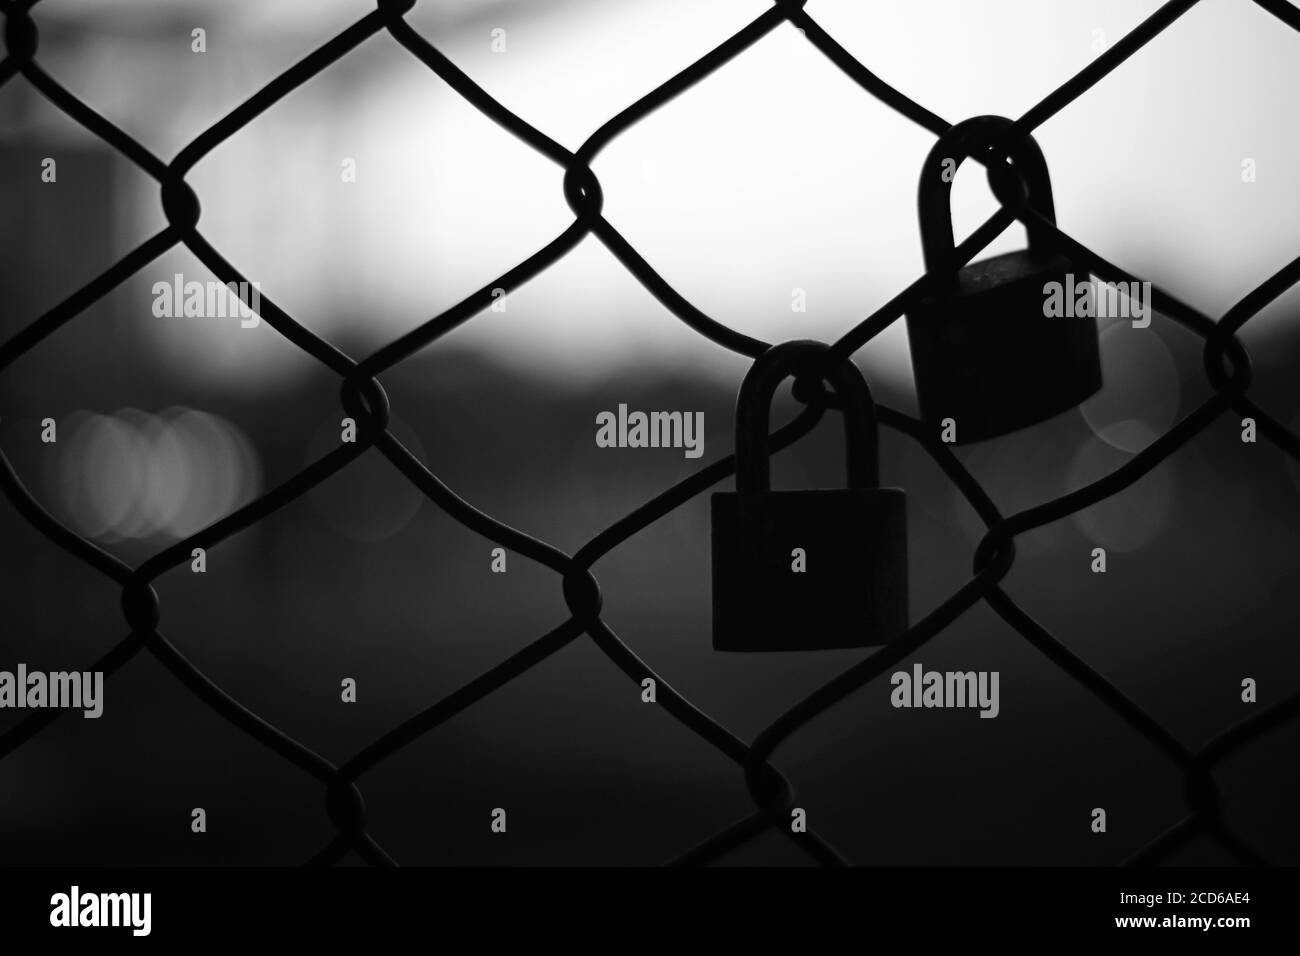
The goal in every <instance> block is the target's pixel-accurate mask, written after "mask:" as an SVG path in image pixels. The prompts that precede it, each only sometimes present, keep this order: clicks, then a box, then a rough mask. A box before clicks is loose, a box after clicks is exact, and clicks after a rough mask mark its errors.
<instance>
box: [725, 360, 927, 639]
mask: <svg viewBox="0 0 1300 956" xmlns="http://www.w3.org/2000/svg"><path fill="white" fill-rule="evenodd" d="M826 353H827V346H826V345H824V344H822V343H819V342H787V343H784V344H782V345H776V346H773V347H772V348H770V349H768V350H767V351H766V352H764V353H763V355H761V356H760V357H759V358H758V359H757V360H756V361H755V362H754V364H753V366H752V367H751V368H750V370H749V371H748V373H746V375H745V378H744V380H743V381H742V382H741V386H740V395H739V397H738V399H737V408H736V490H735V491H734V492H718V493H715V494H714V495H713V497H712V509H713V648H714V650H719V651H804V650H822V649H829V648H844V647H868V646H872V645H879V644H885V643H887V642H889V641H890V640H893V639H894V638H896V637H898V636H900V635H901V634H902V633H903V632H904V631H905V630H906V629H907V510H906V505H907V499H906V495H905V494H904V492H903V491H902V489H899V488H880V487H878V485H879V464H878V461H879V459H878V450H877V426H876V406H875V403H874V402H873V401H872V398H871V391H870V389H869V388H868V387H867V382H866V380H865V379H864V378H863V377H862V373H861V372H860V371H858V368H857V366H855V365H854V364H853V363H852V362H849V361H844V362H841V363H839V364H838V366H837V367H836V368H835V369H833V370H830V371H826V370H820V369H819V366H818V365H817V363H818V362H819V361H822V360H824V357H825V355H826ZM813 370H818V372H817V374H818V375H819V377H820V376H821V375H825V376H826V378H827V380H829V381H830V383H831V385H832V387H833V388H834V390H835V393H836V395H837V396H838V397H839V398H840V399H842V402H843V406H844V409H843V414H844V429H845V435H846V438H847V441H848V462H847V465H848V487H847V488H835V489H809V490H798V491H772V490H770V488H769V481H770V477H769V476H770V468H769V463H768V450H767V435H768V418H769V414H768V413H769V406H770V405H771V402H772V398H773V395H774V394H775V392H776V387H777V386H778V385H779V384H780V383H781V382H782V381H783V380H784V379H785V378H786V376H787V375H791V374H808V373H810V372H812V371H813ZM800 555H802V557H800Z"/></svg>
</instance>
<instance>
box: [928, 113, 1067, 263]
mask: <svg viewBox="0 0 1300 956" xmlns="http://www.w3.org/2000/svg"><path fill="white" fill-rule="evenodd" d="M1014 125H1015V124H1014V122H1013V121H1012V120H1009V119H1007V118H1006V117H1005V116H975V117H972V118H971V119H968V120H963V121H962V122H960V123H958V124H957V125H956V126H954V127H952V129H950V130H948V131H947V132H946V133H944V134H943V135H942V136H940V137H939V139H938V141H937V142H936V143H935V144H934V148H933V149H931V150H930V155H929V156H927V157H926V159H925V166H924V167H923V168H922V170H921V185H920V188H919V190H918V200H917V203H918V206H919V207H920V213H921V251H922V253H923V254H924V256H925V269H926V271H927V272H933V271H935V270H937V269H941V268H942V267H943V265H944V263H945V262H946V261H947V260H948V258H949V257H950V256H951V255H952V251H953V249H954V248H955V247H956V241H955V239H954V238H953V232H952V182H950V181H948V180H945V178H944V176H943V166H944V160H947V159H955V160H956V161H957V166H958V167H960V166H961V164H962V163H963V162H965V161H966V160H967V159H968V158H970V157H971V156H972V155H973V154H974V153H975V152H976V151H977V150H979V149H981V148H983V147H986V146H990V145H991V144H992V142H993V141H994V140H995V139H996V137H997V133H998V131H1001V130H1004V129H1008V128H1010V127H1011V126H1014ZM1007 154H1008V155H1009V156H1011V158H1012V160H1013V161H1014V163H1015V168H1016V170H1017V171H1018V172H1019V173H1020V175H1021V176H1022V177H1023V178H1024V181H1025V184H1026V185H1027V186H1028V187H1029V206H1030V207H1031V208H1032V209H1034V210H1036V211H1037V212H1039V213H1040V214H1041V215H1042V216H1043V218H1044V219H1046V220H1047V221H1048V222H1050V223H1053V224H1055V222H1056V206H1055V203H1054V202H1053V201H1052V181H1051V179H1050V177H1049V176H1048V172H1047V160H1046V158H1044V156H1043V151H1042V150H1041V149H1039V147H1038V143H1037V142H1036V141H1035V140H1034V138H1033V137H1032V136H1028V135H1025V136H1023V137H1022V138H1020V139H1019V140H1017V141H1016V142H1015V143H1014V144H1012V145H1011V146H1010V147H1009V148H1008V149H1007ZM994 169H995V167H993V166H990V167H989V184H990V186H992V185H993V173H994ZM953 178H954V179H955V178H956V176H955V175H954V177H953ZM1028 233H1029V248H1030V249H1031V250H1035V251H1037V250H1043V249H1045V248H1050V246H1048V244H1047V243H1048V239H1047V232H1046V230H1045V229H1043V228H1042V226H1040V225H1037V224H1034V223H1031V224H1030V225H1029V226H1028Z"/></svg>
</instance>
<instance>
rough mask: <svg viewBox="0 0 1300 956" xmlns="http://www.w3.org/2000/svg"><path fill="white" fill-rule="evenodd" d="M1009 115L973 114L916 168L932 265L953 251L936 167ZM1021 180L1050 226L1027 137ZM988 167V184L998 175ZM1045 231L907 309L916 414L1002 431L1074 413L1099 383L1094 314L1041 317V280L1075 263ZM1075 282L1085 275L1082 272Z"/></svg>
mask: <svg viewBox="0 0 1300 956" xmlns="http://www.w3.org/2000/svg"><path fill="white" fill-rule="evenodd" d="M1011 125H1012V123H1011V120H1008V119H1005V118H1003V117H998V116H980V117H976V118H974V119H971V120H966V121H965V122H963V123H959V124H957V125H956V126H954V127H953V128H952V129H951V130H950V131H949V132H947V133H945V134H944V135H943V136H942V137H941V138H940V139H939V142H938V143H936V144H935V146H934V149H932V150H931V151H930V155H929V157H928V158H927V159H926V163H925V169H924V170H923V172H922V174H921V186H920V198H919V206H920V218H921V245H922V248H923V251H924V254H925V268H926V270H927V271H936V270H942V269H943V266H944V263H945V262H946V261H947V260H948V257H949V256H951V254H952V250H953V232H952V218H951V212H952V209H951V198H952V195H951V194H952V184H951V181H950V177H945V176H944V175H942V174H941V171H942V170H943V169H944V166H945V161H946V160H949V159H955V160H956V162H957V163H961V161H962V160H963V159H964V158H966V157H967V156H968V155H974V153H975V151H976V150H977V149H980V148H987V146H988V144H989V143H990V142H991V141H992V139H993V138H994V137H995V136H996V134H997V133H998V132H999V131H1001V130H1002V129H1005V128H1006V127H1009V126H1011ZM1007 152H1008V155H1010V157H1011V158H1012V160H1013V163H1014V165H1013V166H1009V167H1008V166H1007V164H1006V163H1001V164H998V165H1000V166H1002V167H1004V170H1003V174H1013V175H1014V173H1017V172H1018V173H1019V174H1020V175H1021V176H1022V177H1023V179H1024V182H1025V184H1026V185H1027V186H1028V197H1027V198H1028V204H1029V205H1030V206H1031V207H1032V208H1033V209H1035V210H1036V211H1037V212H1039V213H1041V214H1042V215H1043V217H1044V218H1046V219H1047V220H1048V221H1050V222H1052V223H1053V224H1054V223H1055V222H1056V210H1055V206H1054V204H1053V201H1052V186H1051V181H1050V179H1049V177H1048V172H1047V161H1046V160H1045V159H1044V158H1043V153H1042V150H1040V149H1039V148H1038V144H1037V143H1035V142H1034V140H1033V139H1032V138H1030V137H1025V138H1023V139H1022V140H1020V141H1018V142H1017V144H1016V145H1015V146H1013V147H1010V148H1009V149H1008V151H1007ZM997 168H998V166H991V167H990V171H989V181H990V184H992V183H993V182H994V178H995V172H994V171H995V170H996V169H997ZM1042 232H1043V230H1042V228H1041V227H1038V228H1035V227H1034V226H1032V225H1031V226H1030V227H1029V229H1028V233H1029V248H1028V249H1024V250H1021V251H1018V252H1009V253H1007V254H1005V255H1000V256H994V257H993V258H990V259H984V260H982V261H979V262H973V263H971V264H969V265H967V266H965V267H963V268H961V269H959V270H957V272H956V273H955V274H953V275H947V276H945V277H943V278H942V279H941V280H940V281H941V283H942V284H941V286H940V287H939V288H938V289H937V290H936V291H935V292H934V293H932V294H931V295H929V296H927V297H926V298H925V299H924V300H923V301H922V302H921V303H920V304H919V305H918V306H917V307H916V308H915V309H913V310H911V311H910V312H909V313H908V315H907V336H908V340H909V343H910V345H911V350H912V371H913V375H914V377H915V380H916V393H917V400H918V403H919V405H920V410H921V417H922V418H923V419H925V420H926V421H928V422H932V423H939V422H942V421H943V420H944V419H947V418H951V419H953V421H954V422H955V424H956V428H955V432H956V434H955V443H956V444H965V443H968V442H973V441H982V440H984V439H987V438H994V437H996V436H998V435H1005V434H1007V433H1008V432H1013V431H1016V430H1018V429H1021V428H1027V427H1028V426H1030V425H1035V424H1038V423H1039V422H1043V421H1046V420H1047V419H1049V418H1052V417H1054V416H1055V415H1059V414H1060V413H1061V412H1064V411H1066V410H1068V409H1071V408H1074V407H1076V406H1077V405H1079V404H1080V403H1081V402H1083V401H1084V400H1085V399H1086V398H1088V397H1089V396H1090V395H1092V394H1094V393H1095V392H1096V391H1097V390H1098V389H1100V388H1101V384H1102V379H1101V356H1100V352H1099V349H1098V336H1097V325H1096V320H1095V319H1093V318H1091V317H1090V316H1083V317H1070V318H1063V317H1052V318H1049V317H1047V316H1046V310H1045V308H1044V303H1045V301H1046V298H1047V293H1046V292H1045V291H1044V287H1045V286H1046V285H1047V284H1048V283H1051V282H1060V283H1061V284H1062V285H1061V288H1065V287H1066V274H1067V273H1069V272H1071V271H1072V270H1073V266H1072V264H1071V262H1070V260H1069V259H1068V258H1067V257H1066V256H1064V255H1062V254H1060V253H1058V252H1055V251H1053V250H1052V249H1050V247H1048V245H1047V242H1046V239H1045V238H1044V236H1043V235H1042ZM1079 281H1081V282H1082V281H1086V278H1080V279H1079Z"/></svg>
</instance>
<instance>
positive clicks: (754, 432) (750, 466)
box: [736, 341, 880, 492]
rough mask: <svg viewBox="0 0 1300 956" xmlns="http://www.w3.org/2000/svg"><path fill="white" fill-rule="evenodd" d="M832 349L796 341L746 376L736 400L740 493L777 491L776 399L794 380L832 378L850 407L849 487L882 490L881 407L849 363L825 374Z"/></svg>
mask: <svg viewBox="0 0 1300 956" xmlns="http://www.w3.org/2000/svg"><path fill="white" fill-rule="evenodd" d="M829 350H830V346H828V345H826V344H825V343H823V342H813V341H796V342H783V343H781V344H780V345H774V346H772V347H771V348H770V349H768V350H767V351H766V352H764V353H763V354H762V355H760V356H759V357H758V358H757V359H755V360H754V364H753V365H751V366H750V368H749V371H748V372H746V373H745V378H744V379H743V380H742V381H741V383H740V395H739V397H738V398H737V399H736V490H737V491H741V492H761V491H769V490H771V488H770V486H771V468H770V460H769V455H768V449H767V435H768V428H769V425H770V413H771V406H772V399H773V397H774V396H775V395H776V389H777V386H778V385H780V384H781V383H782V382H783V381H785V379H786V378H787V377H788V376H790V375H807V374H816V375H817V377H818V379H821V378H823V377H824V378H826V379H827V380H829V381H830V383H831V386H832V387H833V388H834V389H835V394H836V395H838V396H839V397H840V399H841V400H842V401H843V403H844V436H845V439H846V440H847V444H848V453H847V461H848V487H850V488H876V487H878V486H879V484H880V458H879V451H878V449H877V442H878V440H879V433H878V431H877V425H876V403H875V401H873V400H872V397H871V389H870V388H869V387H868V386H867V380H866V379H865V378H863V377H862V372H861V371H860V370H859V369H858V367H857V366H856V365H854V364H853V363H852V362H851V361H849V360H848V359H845V360H844V361H842V362H839V363H837V364H836V365H835V367H834V368H831V369H825V368H824V367H823V366H824V364H825V358H826V354H827V353H828V352H829Z"/></svg>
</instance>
